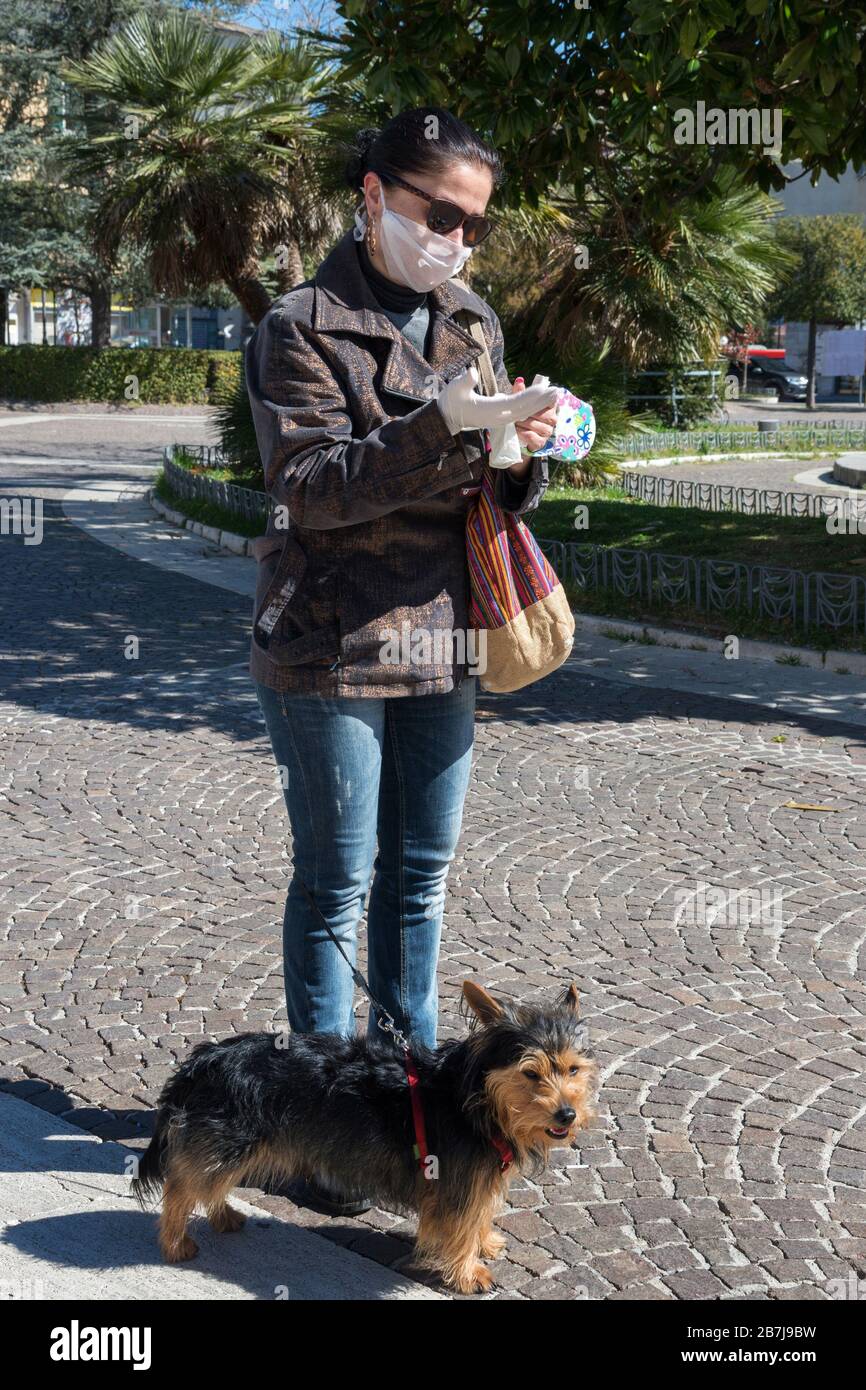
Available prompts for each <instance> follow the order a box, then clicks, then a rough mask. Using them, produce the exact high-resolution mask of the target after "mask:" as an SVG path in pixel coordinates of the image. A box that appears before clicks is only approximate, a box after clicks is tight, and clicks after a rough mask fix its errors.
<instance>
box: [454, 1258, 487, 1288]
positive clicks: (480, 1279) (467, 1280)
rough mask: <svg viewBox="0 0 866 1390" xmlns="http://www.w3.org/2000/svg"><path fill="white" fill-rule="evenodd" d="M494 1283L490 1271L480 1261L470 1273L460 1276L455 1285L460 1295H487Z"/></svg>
mask: <svg viewBox="0 0 866 1390" xmlns="http://www.w3.org/2000/svg"><path fill="white" fill-rule="evenodd" d="M493 1282H494V1281H493V1275H492V1274H491V1273H490V1270H489V1269H488V1268H487V1266H486V1265H484V1264H482V1263H481V1261H480V1260H478V1261H477V1262H476V1263H475V1264H474V1265H473V1266H472V1267H471V1269H470V1270H469V1271H468V1273H466V1274H460V1275H458V1276H457V1278H456V1279H455V1281H454V1284H455V1287H456V1288H457V1290H458V1292H460V1293H487V1290H488V1289H490V1288H492V1287H493Z"/></svg>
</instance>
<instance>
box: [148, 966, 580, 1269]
mask: <svg viewBox="0 0 866 1390" xmlns="http://www.w3.org/2000/svg"><path fill="white" fill-rule="evenodd" d="M463 1011H464V1014H465V1015H466V1016H467V1017H469V1018H470V1031H469V1034H468V1036H467V1037H466V1038H464V1039H462V1040H460V1041H449V1042H445V1043H442V1044H441V1045H440V1046H439V1047H438V1048H436V1049H435V1051H434V1050H432V1049H429V1048H425V1047H421V1046H414V1045H413V1047H412V1055H413V1057H414V1059H415V1063H416V1066H417V1069H418V1074H419V1077H420V1083H421V1097H422V1102H423V1107H424V1119H425V1125H426V1132H427V1147H428V1150H429V1154H430V1155H431V1158H432V1164H431V1165H428V1171H430V1172H432V1173H433V1174H434V1176H433V1177H432V1178H428V1177H425V1176H424V1174H423V1173H422V1172H421V1171H420V1170H419V1167H418V1162H417V1160H416V1158H415V1156H414V1154H413V1145H414V1143H415V1134H414V1129H413V1123H412V1112H411V1106H410V1102H409V1092H408V1086H407V1080H406V1070H405V1066H404V1063H403V1056H402V1053H401V1052H400V1050H399V1049H398V1048H397V1047H395V1046H394V1044H393V1042H391V1041H390V1040H389V1039H387V1038H385V1037H384V1036H383V1037H382V1038H375V1037H374V1038H371V1039H368V1038H366V1037H362V1036H358V1037H355V1038H343V1037H338V1036H336V1035H331V1034H315V1033H314V1034H298V1033H289V1034H284V1035H279V1034H271V1033H247V1034H244V1035H242V1036H239V1037H236V1038H229V1039H227V1040H226V1041H224V1042H219V1043H204V1044H202V1045H200V1046H199V1047H197V1048H196V1049H195V1051H194V1052H193V1053H192V1055H191V1056H190V1057H189V1059H188V1060H187V1061H186V1062H185V1063H184V1064H183V1066H181V1067H180V1069H179V1070H178V1072H177V1073H176V1074H175V1075H174V1076H173V1077H172V1078H171V1080H170V1081H169V1082H168V1083H167V1084H166V1086H165V1088H164V1090H163V1092H162V1095H161V1096H160V1103H159V1113H158V1115H157V1121H156V1130H155V1133H154V1136H153V1139H152V1140H151V1143H150V1146H149V1147H148V1149H147V1150H146V1152H145V1154H144V1155H143V1158H142V1161H141V1165H140V1168H139V1174H138V1177H137V1178H136V1179H135V1181H134V1184H133V1186H134V1189H135V1192H136V1195H137V1196H138V1198H139V1200H141V1201H143V1200H144V1199H145V1198H147V1197H148V1196H150V1195H151V1194H153V1193H155V1192H157V1191H158V1190H159V1187H160V1185H161V1184H162V1185H163V1187H164V1192H163V1206H162V1216H161V1218H160V1233H159V1239H160V1246H161V1249H162V1252H163V1255H164V1257H165V1259H166V1260H168V1261H172V1262H173V1261H178V1260H187V1259H191V1258H192V1256H194V1255H195V1254H196V1251H197V1246H196V1244H195V1242H194V1241H193V1239H192V1237H191V1236H190V1235H189V1234H188V1232H187V1221H188V1219H189V1217H190V1215H191V1214H192V1212H193V1211H194V1209H195V1208H196V1207H199V1206H200V1207H202V1208H203V1209H204V1211H205V1213H206V1215H207V1217H208V1219H209V1220H210V1223H211V1225H212V1226H213V1228H214V1229H215V1230H217V1231H223V1232H228V1231H237V1230H239V1229H240V1228H241V1226H242V1225H243V1219H244V1218H243V1216H242V1215H241V1214H240V1213H239V1212H237V1211H235V1210H234V1209H233V1208H232V1207H230V1206H229V1205H228V1202H227V1198H228V1195H229V1193H230V1192H231V1190H232V1188H234V1187H260V1186H262V1185H263V1184H265V1183H267V1182H269V1181H280V1180H285V1179H287V1178H289V1177H302V1176H303V1177H320V1178H327V1179H329V1180H330V1181H331V1183H333V1184H334V1185H336V1186H338V1187H339V1188H341V1189H342V1190H343V1191H344V1192H345V1193H346V1194H347V1195H351V1194H354V1193H357V1194H366V1195H368V1196H370V1197H372V1198H373V1199H374V1201H376V1202H378V1203H379V1204H381V1205H382V1206H384V1207H386V1208H387V1209H389V1210H392V1211H397V1212H402V1213H410V1212H415V1213H417V1215H418V1233H417V1238H416V1256H417V1258H418V1259H419V1261H420V1262H421V1263H422V1264H424V1265H426V1266H428V1267H430V1268H432V1269H435V1270H437V1271H438V1272H439V1273H440V1274H441V1276H442V1278H443V1279H444V1281H445V1283H446V1285H448V1286H449V1287H451V1288H454V1289H457V1290H459V1291H461V1292H463V1293H471V1292H474V1291H476V1290H479V1289H480V1290H484V1289H487V1288H489V1287H490V1285H491V1284H492V1282H493V1277H492V1275H491V1273H490V1271H489V1269H488V1268H487V1267H486V1265H484V1264H483V1263H482V1261H483V1260H484V1259H493V1258H495V1257H496V1256H497V1255H498V1254H499V1253H500V1252H501V1251H502V1249H503V1247H504V1245H505V1240H504V1238H503V1236H501V1235H500V1234H498V1233H497V1232H495V1231H494V1229H493V1221H494V1217H495V1216H496V1214H497V1212H498V1211H499V1210H500V1208H501V1207H502V1205H503V1204H504V1202H505V1199H506V1196H507V1191H508V1184H509V1180H510V1178H511V1177H512V1176H513V1175H514V1174H515V1172H524V1173H532V1174H534V1175H538V1174H539V1173H540V1172H541V1171H542V1170H543V1169H544V1166H545V1164H546V1162H547V1158H548V1155H549V1153H550V1150H551V1149H552V1148H554V1147H557V1146H558V1147H562V1146H564V1145H567V1144H571V1143H572V1142H573V1140H574V1136H575V1134H576V1132H577V1131H578V1130H579V1129H582V1128H584V1127H585V1126H586V1125H587V1124H589V1123H590V1122H591V1120H592V1118H593V1117H594V1114H595V1111H594V1105H593V1093H594V1089H595V1084H596V1079H597V1076H596V1073H597V1068H596V1064H595V1061H594V1059H593V1056H592V1053H591V1051H590V1048H589V1041H588V1036H587V1030H586V1027H585V1025H584V1024H582V1023H581V1022H580V1021H579V1020H578V999H577V991H576V989H575V987H574V985H570V986H569V988H568V989H567V990H566V991H565V994H564V996H563V997H562V998H561V999H560V1000H559V1001H558V1002H557V1003H556V1004H553V1005H549V1006H540V1005H515V1004H511V1003H509V1002H506V1001H505V1000H496V999H494V998H493V997H492V996H491V995H490V994H488V993H487V991H486V990H484V989H482V988H481V987H480V986H479V985H476V984H473V983H472V982H471V981H469V980H467V981H464V984H463ZM470 1011H471V1017H470ZM497 1130H498V1131H499V1132H500V1133H501V1134H502V1135H503V1136H504V1137H505V1139H506V1141H507V1142H508V1144H509V1145H510V1147H511V1149H512V1151H513V1153H514V1160H515V1161H514V1163H513V1165H512V1166H511V1167H510V1168H509V1169H508V1170H507V1171H505V1172H503V1171H501V1164H500V1158H499V1154H498V1153H497V1150H496V1149H495V1147H494V1145H493V1143H492V1142H491V1137H492V1135H493V1134H495V1133H496V1132H497Z"/></svg>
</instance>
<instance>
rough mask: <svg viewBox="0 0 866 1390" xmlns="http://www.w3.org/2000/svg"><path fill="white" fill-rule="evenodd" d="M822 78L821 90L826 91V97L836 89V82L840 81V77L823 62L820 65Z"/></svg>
mask: <svg viewBox="0 0 866 1390" xmlns="http://www.w3.org/2000/svg"><path fill="white" fill-rule="evenodd" d="M820 79H821V91H822V92H823V93H824V95H825V97H828V96H829V95H830V93H831V92H832V91H833V90H834V89H835V87H836V84H837V83H838V81H839V78H838V76H837V74H836V73H835V72H833V71H831V69H830V68H828V67H825V66H824V64H823V63H822V64H821V67H820Z"/></svg>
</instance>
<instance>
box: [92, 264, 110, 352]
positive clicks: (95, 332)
mask: <svg viewBox="0 0 866 1390" xmlns="http://www.w3.org/2000/svg"><path fill="white" fill-rule="evenodd" d="M89 298H90V315H91V324H90V342H91V346H93V347H98V348H103V347H108V345H109V343H110V342H111V281H110V280H108V279H104V280H94V281H92V282H91V286H90V296H89Z"/></svg>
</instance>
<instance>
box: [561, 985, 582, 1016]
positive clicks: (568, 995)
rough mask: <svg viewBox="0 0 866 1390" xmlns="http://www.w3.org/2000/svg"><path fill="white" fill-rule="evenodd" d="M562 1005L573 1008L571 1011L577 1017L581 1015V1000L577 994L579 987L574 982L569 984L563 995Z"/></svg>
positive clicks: (564, 1007)
mask: <svg viewBox="0 0 866 1390" xmlns="http://www.w3.org/2000/svg"><path fill="white" fill-rule="evenodd" d="M560 1007H561V1008H563V1009H571V1012H572V1013H573V1014H574V1016H575V1018H578V1017H579V1015H580V1000H579V998H578V994H577V987H576V985H574V984H573V983H572V984H570V985H569V986H568V989H567V990H566V991H565V994H564V995H563V997H562V1002H561V1005H560Z"/></svg>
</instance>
